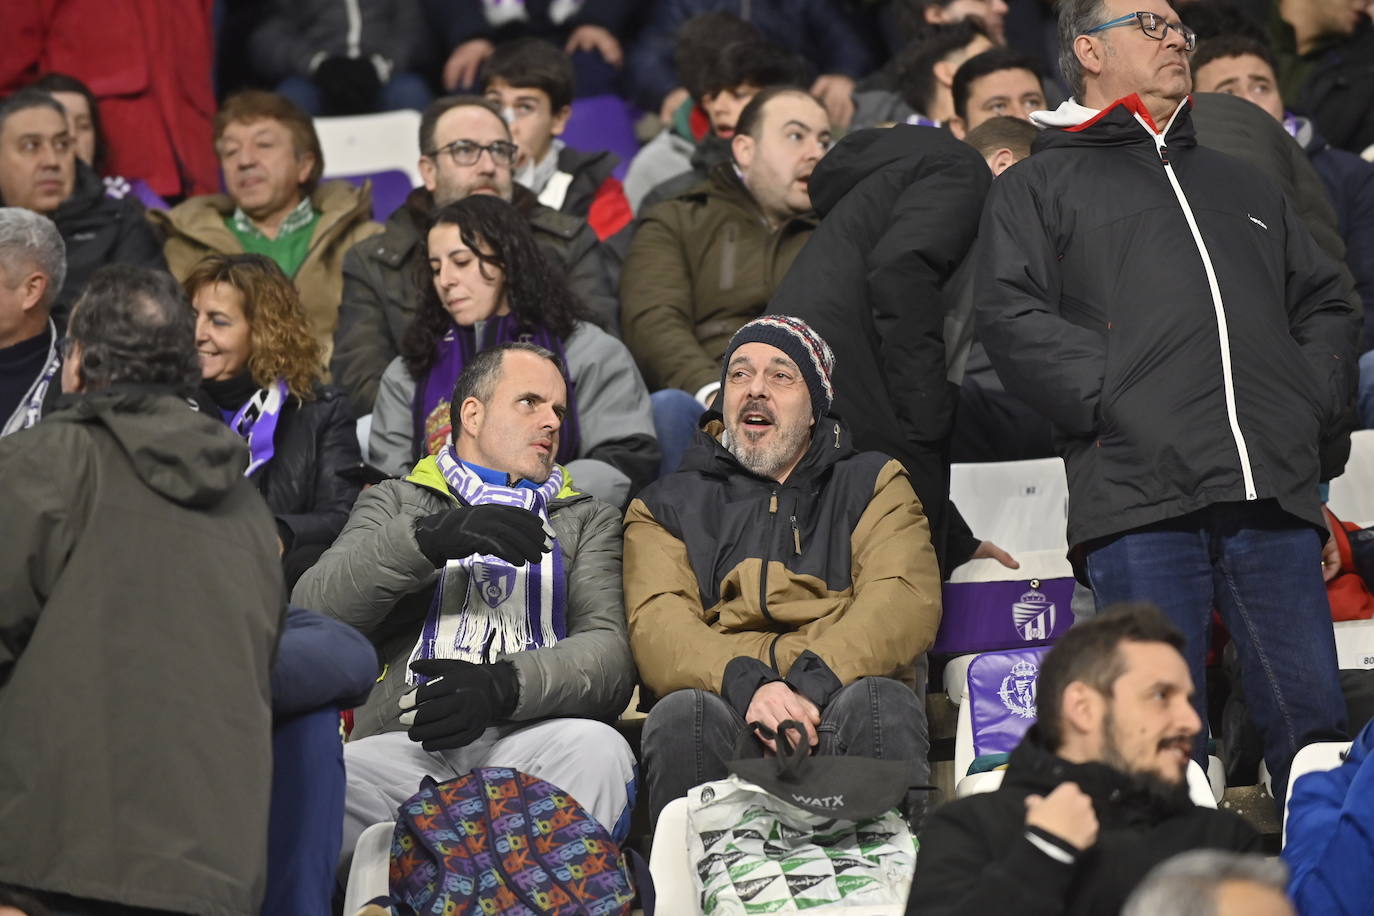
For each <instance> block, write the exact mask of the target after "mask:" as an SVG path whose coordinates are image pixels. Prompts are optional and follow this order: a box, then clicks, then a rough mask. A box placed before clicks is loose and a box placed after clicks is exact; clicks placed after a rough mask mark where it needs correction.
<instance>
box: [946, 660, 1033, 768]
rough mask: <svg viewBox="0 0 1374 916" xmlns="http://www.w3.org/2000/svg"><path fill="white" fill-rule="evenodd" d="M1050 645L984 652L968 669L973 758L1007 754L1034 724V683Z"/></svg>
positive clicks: (965, 699) (968, 697) (967, 698)
mask: <svg viewBox="0 0 1374 916" xmlns="http://www.w3.org/2000/svg"><path fill="white" fill-rule="evenodd" d="M1049 650H1050V649H1049V646H1037V647H1035V648H1030V649H1010V650H1008V651H1006V652H985V653H983V654H982V655H980V656H978V657H977V658H975V659H974V660H973V663H972V664H970V665H969V667H968V691H967V692H966V693H965V696H964V702H965V703H967V704H968V706H969V721H970V723H971V724H972V725H973V756H974V758H975V759H976V758H978V757H981V756H983V755H984V754H1008V753H1011V751H1012V749H1013V748H1015V747H1016V745H1018V744H1020V743H1021V736H1022V735H1024V734H1025V733H1026V729H1028V728H1030V726H1031V723H1032V722H1034V721H1035V697H1036V684H1037V681H1038V680H1039V676H1040V662H1041V660H1042V659H1044V657H1045V654H1046V653H1047V652H1049Z"/></svg>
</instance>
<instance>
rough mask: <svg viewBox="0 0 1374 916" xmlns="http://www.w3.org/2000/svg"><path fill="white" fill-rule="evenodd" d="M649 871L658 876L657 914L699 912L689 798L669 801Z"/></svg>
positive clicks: (669, 915) (660, 821)
mask: <svg viewBox="0 0 1374 916" xmlns="http://www.w3.org/2000/svg"><path fill="white" fill-rule="evenodd" d="M649 874H650V875H651V876H652V877H653V879H654V897H655V898H656V899H657V901H658V903H657V906H656V908H655V910H654V913H655V914H656V916H698V914H700V913H701V904H700V903H699V902H698V900H697V889H696V884H695V882H694V881H693V880H692V863H691V860H690V858H689V854H688V852H687V799H686V797H685V796H684V797H683V798H677V799H674V800H672V801H670V802H668V804H667V806H665V807H664V809H663V813H661V814H660V815H659V816H658V826H657V827H656V828H655V829H654V845H653V848H652V849H651V850H650V851H649Z"/></svg>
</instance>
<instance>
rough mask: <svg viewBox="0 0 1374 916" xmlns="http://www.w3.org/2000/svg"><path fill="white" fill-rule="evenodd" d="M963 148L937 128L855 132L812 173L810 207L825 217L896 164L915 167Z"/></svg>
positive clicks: (897, 127)
mask: <svg viewBox="0 0 1374 916" xmlns="http://www.w3.org/2000/svg"><path fill="white" fill-rule="evenodd" d="M966 148H967V147H965V145H964V143H963V141H961V140H956V139H955V138H954V135H953V134H951V133H949V132H948V131H946V130H943V129H941V128H937V127H925V126H917V125H914V124H897V125H894V126H892V127H872V128H868V129H867V130H858V131H854V132H853V133H851V134H848V135H847V136H845V138H844V139H842V140H841V141H840V142H839V143H837V144H835V146H834V148H833V149H831V150H830V152H828V153H826V154H825V157H824V158H822V159H821V161H820V162H819V163H817V165H816V170H815V171H814V172H812V173H811V181H810V191H811V206H812V207H814V208H815V210H816V212H817V213H819V214H820V215H821V216H825V214H827V213H829V212H830V211H831V210H832V209H833V208H834V207H835V205H836V204H838V203H839V202H840V199H841V198H843V197H844V196H845V195H846V194H848V193H849V192H850V191H851V190H853V189H854V187H855V186H856V185H857V184H859V182H861V181H863V180H864V179H865V178H867V177H868V176H870V175H872V174H873V173H874V172H877V171H879V170H881V169H884V168H887V167H889V166H891V165H894V164H898V163H909V164H913V165H914V164H915V163H916V162H918V161H919V160H920V159H922V158H923V157H925V156H928V155H930V154H931V153H935V152H940V151H942V150H950V149H952V150H955V151H957V152H962V151H963V150H965V149H966Z"/></svg>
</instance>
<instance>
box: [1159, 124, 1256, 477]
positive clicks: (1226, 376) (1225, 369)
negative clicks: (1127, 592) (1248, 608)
mask: <svg viewBox="0 0 1374 916" xmlns="http://www.w3.org/2000/svg"><path fill="white" fill-rule="evenodd" d="M1182 110H1183V106H1182V105H1180V106H1179V107H1178V109H1177V110H1176V111H1175V112H1174V117H1173V118H1170V119H1169V124H1166V125H1165V126H1164V130H1163V131H1162V132H1160V133H1158V134H1157V133H1155V132H1154V130H1153V129H1151V128H1150V125H1149V124H1147V123H1146V122H1145V120H1144V119H1143V118H1141V117H1140V115H1138V114H1137V115H1136V116H1135V119H1136V120H1137V121H1139V122H1140V125H1141V126H1142V127H1144V128H1145V129H1146V130H1147V131H1149V132H1150V136H1151V137H1153V138H1154V141H1155V152H1156V153H1158V154H1159V161H1160V162H1161V163H1163V164H1164V174H1165V176H1167V177H1168V179H1169V185H1170V187H1172V188H1173V189H1174V196H1175V197H1177V198H1178V205H1179V206H1180V207H1181V208H1182V209H1183V217H1184V219H1186V220H1187V221H1188V229H1189V230H1190V231H1191V232H1192V233H1193V242H1194V244H1196V245H1197V250H1198V254H1200V255H1201V256H1202V266H1203V269H1204V270H1206V272H1207V288H1208V290H1209V291H1210V292H1211V294H1212V310H1213V311H1214V312H1215V313H1216V319H1217V334H1218V336H1219V338H1220V342H1221V381H1222V387H1223V388H1224V389H1225V392H1226V418H1227V420H1229V421H1230V424H1231V438H1233V439H1234V440H1235V443H1236V451H1237V452H1238V453H1239V455H1240V472H1241V477H1242V479H1243V481H1244V484H1245V498H1246V499H1247V500H1251V499H1258V498H1259V494H1258V493H1256V492H1255V476H1254V473H1253V472H1252V471H1251V469H1250V449H1249V448H1248V447H1247V446H1246V444H1245V434H1244V433H1242V432H1241V429H1240V417H1239V415H1238V414H1237V413H1236V389H1235V379H1234V378H1233V376H1232V374H1231V335H1230V333H1229V332H1228V331H1227V327H1226V310H1225V308H1224V307H1223V306H1222V302H1221V287H1220V286H1219V285H1218V284H1217V274H1216V271H1215V270H1214V269H1213V267H1212V257H1211V255H1210V254H1208V252H1207V245H1206V243H1205V242H1203V240H1202V232H1201V230H1199V229H1198V225H1197V220H1196V219H1194V218H1193V208H1192V207H1191V206H1189V205H1188V198H1187V197H1186V196H1185V195H1184V193H1183V186H1182V185H1180V184H1179V183H1178V175H1176V174H1175V173H1174V167H1173V165H1172V164H1171V163H1170V162H1169V147H1168V146H1166V145H1165V143H1164V135H1165V134H1166V133H1168V131H1169V126H1170V125H1172V124H1173V123H1174V118H1176V117H1178V112H1179V111H1182Z"/></svg>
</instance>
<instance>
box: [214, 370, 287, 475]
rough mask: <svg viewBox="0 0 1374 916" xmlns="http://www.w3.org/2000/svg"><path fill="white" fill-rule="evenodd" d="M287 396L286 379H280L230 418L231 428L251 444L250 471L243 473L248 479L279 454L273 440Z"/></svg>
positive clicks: (249, 445)
mask: <svg viewBox="0 0 1374 916" xmlns="http://www.w3.org/2000/svg"><path fill="white" fill-rule="evenodd" d="M287 396H288V389H287V387H286V380H285V379H277V380H276V381H275V382H273V383H272V384H271V385H269V386H268V387H266V388H259V389H258V390H257V391H256V392H255V393H254V394H253V396H252V397H251V398H249V399H248V400H247V401H246V402H245V403H244V405H243V406H242V407H240V408H239V409H238V410H237V411H236V412H235V413H234V415H233V416H232V417H227V419H226V422H227V423H228V424H229V428H230V429H232V430H233V431H234V433H235V434H236V435H238V436H239V437H240V438H242V439H243V440H244V441H245V442H247V443H248V469H247V470H246V471H244V472H243V476H244V477H251V476H252V475H253V474H254V472H256V471H257V470H258V468H260V467H262V466H263V465H264V464H266V463H267V462H269V461H271V460H272V455H273V454H274V452H275V451H276V446H275V445H274V444H273V441H272V440H273V437H275V436H276V433H277V421H278V420H280V419H281V412H282V408H284V407H285V406H286V398H287ZM225 413H226V414H227V413H228V411H225Z"/></svg>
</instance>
